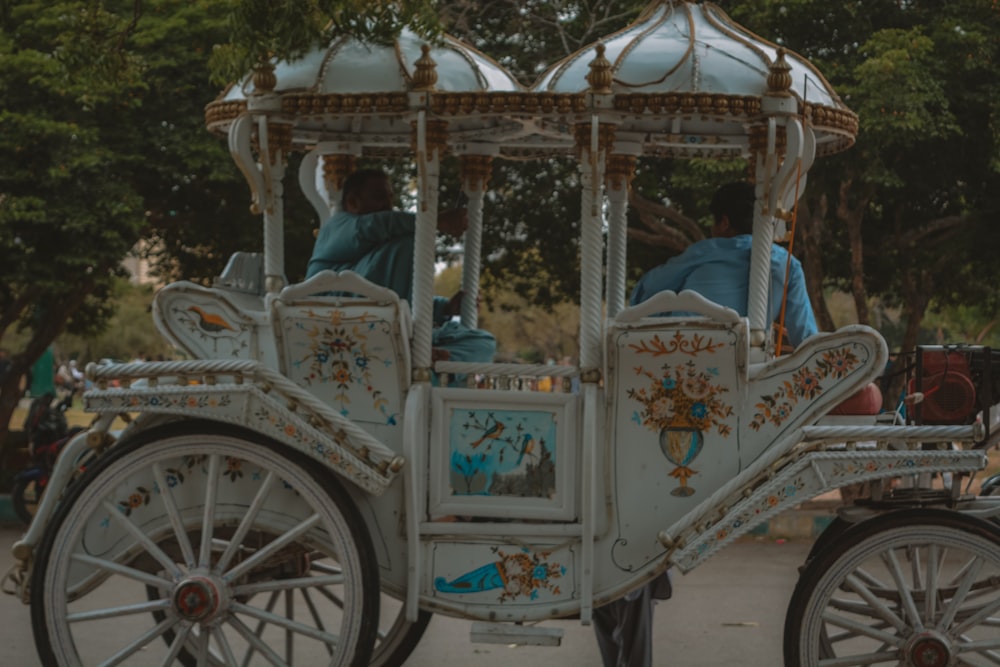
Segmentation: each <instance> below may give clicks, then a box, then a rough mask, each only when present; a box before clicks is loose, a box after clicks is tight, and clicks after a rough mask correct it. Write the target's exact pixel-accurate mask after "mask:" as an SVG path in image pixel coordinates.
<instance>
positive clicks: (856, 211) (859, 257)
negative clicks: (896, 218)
mask: <svg viewBox="0 0 1000 667" xmlns="http://www.w3.org/2000/svg"><path fill="white" fill-rule="evenodd" d="M853 184H854V179H853V178H850V177H849V178H846V179H844V180H842V181H841V182H840V201H839V202H838V203H837V218H838V219H840V220H841V221H842V222H844V223H845V224H846V225H847V239H848V242H849V243H850V246H851V296H852V297H853V298H854V309H855V311H856V312H857V315H858V323H859V324H869V323H870V321H871V315H870V314H869V312H868V291H867V290H866V289H865V264H864V242H863V240H862V237H861V223H862V222H864V219H865V211H866V210H867V209H868V204H869V202H870V201H871V193H870V192H869V191H868V188H863V192H862V193H861V194H860V195H858V196H857V198H856V201H855V202H854V205H853V206H851V205H850V201H851V194H852V192H851V190H852V186H853Z"/></svg>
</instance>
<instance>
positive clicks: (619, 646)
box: [594, 182, 816, 667]
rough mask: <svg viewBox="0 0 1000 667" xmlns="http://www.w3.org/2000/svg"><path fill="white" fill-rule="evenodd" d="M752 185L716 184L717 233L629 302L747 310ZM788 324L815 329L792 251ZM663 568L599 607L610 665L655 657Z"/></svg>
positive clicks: (773, 312) (775, 277)
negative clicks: (695, 301)
mask: <svg viewBox="0 0 1000 667" xmlns="http://www.w3.org/2000/svg"><path fill="white" fill-rule="evenodd" d="M755 198H756V197H755V194H754V186H753V185H751V184H750V183H746V182H737V183H728V184H726V185H723V186H722V187H721V188H719V189H718V190H716V192H715V195H714V196H713V197H712V203H711V205H710V207H709V210H710V211H711V212H712V216H713V217H714V218H715V223H714V224H713V225H712V238H710V239H705V240H703V241H698V242H697V243H694V244H692V245H691V246H689V247H688V248H687V250H685V251H684V252H683V253H681V254H680V255H678V256H676V257H673V258H671V259H669V260H667V262H666V263H664V264H661V265H660V266H658V267H656V268H654V269H652V270H650V271H649V272H648V273H646V274H645V275H644V276H643V277H642V278H641V279H640V280H639V282H638V283H637V284H636V286H635V289H634V290H633V291H632V298H631V299H630V300H629V302H630V303H631V304H632V305H636V304H639V303H642V302H643V301H645V300H646V299H649V298H650V297H652V296H653V295H654V294H656V293H657V292H662V291H664V290H673V291H675V292H680V291H681V290H684V289H689V290H692V291H695V292H698V293H699V294H701V295H702V296H704V297H705V298H707V299H708V300H710V301H714V302H715V303H717V304H719V305H721V306H726V307H728V308H732V309H733V310H735V311H736V312H738V313H739V314H740V315H743V316H745V315H746V314H747V291H748V284H749V280H750V248H751V241H752V236H751V234H752V232H753V208H754V201H755ZM787 261H788V251H787V250H785V249H784V248H782V247H780V246H777V245H776V246H772V248H771V304H770V316H771V319H772V321H774V320H777V319H778V317H779V316H780V313H781V294H782V288H783V286H784V282H785V265H786V262H787ZM785 326H786V328H787V330H788V338H789V341H790V342H791V344H792V345H798V344H799V343H801V342H802V341H803V340H805V339H806V338H808V337H809V336H812V335H813V334H815V333H816V318H815V317H814V316H813V311H812V306H811V305H810V303H809V295H808V294H807V293H806V282H805V277H804V275H803V273H802V265H801V264H800V263H799V261H798V260H797V259H795V258H794V257H793V258H792V262H791V267H790V271H789V275H788V305H787V307H786V309H785ZM670 593H671V586H670V578H669V576H668V574H667V573H664V574H662V575H660V576H659V577H657V578H656V579H654V580H653V581H652V582H650V583H648V584H646V585H645V586H643V587H641V588H639V589H637V590H635V591H632V592H631V593H629V594H628V595H626V596H625V597H624V598H622V599H620V600H616V601H614V602H612V603H610V604H608V605H605V606H603V607H599V608H597V609H595V610H594V631H595V634H596V636H597V644H598V646H599V648H600V650H601V656H602V658H603V660H604V665H605V667H625V666H628V667H649V666H650V665H652V664H653V641H652V637H653V630H652V627H653V606H654V604H655V601H656V600H664V599H667V598H669V597H670Z"/></svg>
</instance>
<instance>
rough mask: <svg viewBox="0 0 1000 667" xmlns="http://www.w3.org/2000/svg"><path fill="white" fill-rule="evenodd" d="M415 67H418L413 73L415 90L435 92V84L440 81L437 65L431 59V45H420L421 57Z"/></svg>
mask: <svg viewBox="0 0 1000 667" xmlns="http://www.w3.org/2000/svg"><path fill="white" fill-rule="evenodd" d="M414 65H416V70H415V71H414V72H413V90H415V91H429V90H434V84H435V83H437V80H438V74H437V63H436V62H434V59H433V58H431V47H430V46H429V45H427V44H421V45H420V57H419V58H418V59H417V62H415V63H414Z"/></svg>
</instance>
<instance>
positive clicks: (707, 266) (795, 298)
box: [629, 181, 818, 346]
mask: <svg viewBox="0 0 1000 667" xmlns="http://www.w3.org/2000/svg"><path fill="white" fill-rule="evenodd" d="M754 200H755V195H754V186H753V184H751V183H747V182H742V181H741V182H734V183H727V184H726V185H723V186H722V187H720V188H719V189H718V190H716V192H715V195H714V196H713V197H712V203H711V205H710V207H709V210H710V211H711V212H712V216H713V218H714V224H713V225H712V238H709V239H704V240H702V241H698V242H697V243H693V244H691V245H690V246H688V248H687V249H686V250H685V251H684V252H683V253H681V254H680V255H677V256H676V257H672V258H670V259H669V260H667V261H666V262H665V263H663V264H661V265H660V266H657V267H656V268H654V269H651V270H650V271H649V272H647V273H646V274H645V275H644V276H643V277H642V278H640V279H639V282H638V283H636V286H635V289H634V290H633V291H632V297H631V299H630V300H629V302H630V303H631V305H636V304H639V303H642V302H643V301H645V300H646V299H649V298H650V297H651V296H653V295H654V294H656V293H658V292H662V291H664V290H673V291H675V292H680V291H681V290H685V289H689V290H693V291H695V292H698V293H699V294H701V295H702V296H704V297H705V298H706V299H708V300H709V301H714V302H715V303H717V304H719V305H720V306H726V307H727V308H732V309H733V310H735V311H736V312H737V313H739V314H740V315H743V316H746V314H747V293H748V289H749V279H750V250H751V245H752V238H753V237H752V236H751V234H752V233H753V208H754ZM787 262H788V251H787V250H785V249H784V248H782V247H781V246H779V245H775V246H772V248H771V302H770V304H769V305H770V312H769V315H770V318H771V321H772V322H776V321H777V320H778V319H779V317H780V314H781V295H782V292H783V287H784V284H785V267H786V265H787ZM785 329H786V330H787V333H788V339H789V342H791V344H792V345H793V346H798V345H799V344H800V343H801V342H802V341H803V340H805V339H806V338H808V337H809V336H812V335H813V334H815V333H816V332H817V330H818V329H817V326H816V317H815V315H814V314H813V310H812V305H811V304H810V303H809V294H808V292H807V291H806V279H805V274H803V272H802V264H800V263H799V260H798V259H796V258H795V257H792V258H791V265H790V267H789V272H788V301H787V305H786V307H785Z"/></svg>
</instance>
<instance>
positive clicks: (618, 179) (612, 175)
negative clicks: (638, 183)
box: [604, 153, 635, 190]
mask: <svg viewBox="0 0 1000 667" xmlns="http://www.w3.org/2000/svg"><path fill="white" fill-rule="evenodd" d="M633 176H635V156H634V155H621V154H618V153H616V154H613V155H609V156H608V165H607V169H606V170H605V174H604V178H605V180H606V181H607V183H608V188H609V189H611V190H622V189H626V190H627V189H628V186H629V183H631V182H632V177H633Z"/></svg>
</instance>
